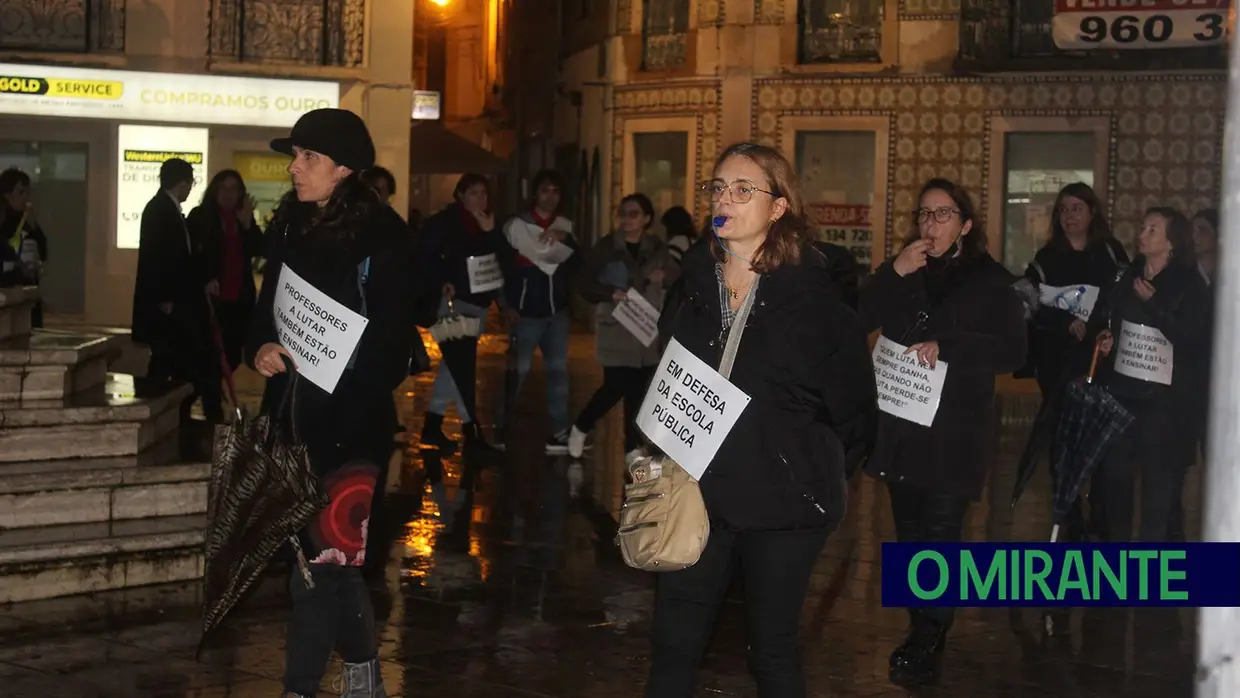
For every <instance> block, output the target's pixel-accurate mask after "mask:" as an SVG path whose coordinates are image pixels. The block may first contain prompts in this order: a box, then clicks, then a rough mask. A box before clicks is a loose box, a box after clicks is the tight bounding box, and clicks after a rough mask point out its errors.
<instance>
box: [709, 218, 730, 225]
mask: <svg viewBox="0 0 1240 698" xmlns="http://www.w3.org/2000/svg"><path fill="white" fill-rule="evenodd" d="M727 222H728V217H727V216H715V217H714V218H713V219H712V220H711V224H712V225H714V226H715V227H716V228H722V227H723V224H724V223H727Z"/></svg>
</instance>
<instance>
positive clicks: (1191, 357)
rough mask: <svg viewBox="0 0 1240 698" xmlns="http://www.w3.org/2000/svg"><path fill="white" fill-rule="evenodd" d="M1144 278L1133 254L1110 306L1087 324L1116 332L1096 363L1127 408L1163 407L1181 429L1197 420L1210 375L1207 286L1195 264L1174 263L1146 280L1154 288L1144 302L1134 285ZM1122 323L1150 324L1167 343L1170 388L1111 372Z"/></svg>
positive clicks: (1210, 307) (1142, 261) (1141, 260)
mask: <svg viewBox="0 0 1240 698" xmlns="http://www.w3.org/2000/svg"><path fill="white" fill-rule="evenodd" d="M1144 277H1145V259H1144V258H1142V257H1137V258H1136V259H1135V260H1134V261H1133V264H1132V266H1131V267H1130V268H1129V269H1128V272H1127V273H1125V274H1124V276H1123V277H1122V278H1121V279H1120V280H1119V283H1117V284H1116V286H1115V291H1114V293H1113V294H1112V297H1111V302H1110V303H1109V304H1108V307H1106V308H1105V309H1104V312H1101V313H1098V317H1097V318H1096V320H1095V322H1093V323H1091V324H1093V325H1094V329H1095V331H1100V330H1101V329H1103V328H1104V327H1105V328H1107V329H1110V330H1111V332H1112V333H1113V334H1114V335H1115V349H1113V350H1112V351H1111V354H1110V356H1108V357H1107V358H1106V359H1105V360H1103V361H1100V362H1099V364H1100V367H1101V368H1104V369H1105V371H1103V372H1102V375H1101V382H1102V384H1103V385H1105V386H1106V387H1107V389H1108V390H1110V391H1111V394H1112V395H1114V396H1115V397H1116V398H1118V399H1119V400H1120V402H1122V403H1124V404H1125V405H1127V406H1128V407H1130V408H1131V409H1137V410H1141V409H1144V408H1148V407H1162V408H1167V409H1169V410H1170V412H1171V413H1172V414H1174V415H1176V416H1177V417H1178V418H1183V419H1184V423H1183V426H1184V427H1187V428H1192V429H1196V425H1195V424H1191V423H1189V419H1188V417H1189V415H1193V414H1198V413H1199V412H1200V409H1201V407H1200V405H1199V404H1198V403H1199V399H1200V398H1199V396H1200V393H1201V390H1202V387H1203V381H1204V380H1205V378H1204V377H1205V376H1208V375H1209V373H1208V365H1207V362H1208V361H1209V357H1210V353H1211V352H1210V345H1209V343H1210V337H1211V332H1210V325H1211V317H1212V315H1211V313H1212V312H1213V303H1212V301H1211V294H1210V289H1209V287H1208V286H1207V285H1206V283H1205V280H1204V279H1202V278H1201V275H1200V274H1199V273H1198V271H1197V268H1196V267H1195V266H1189V265H1176V264H1172V265H1168V266H1167V267H1166V268H1165V269H1163V270H1162V271H1161V272H1159V274H1158V276H1156V277H1154V278H1153V279H1149V281H1150V283H1151V284H1153V285H1154V288H1155V289H1156V290H1155V292H1154V295H1153V296H1152V297H1151V298H1150V299H1149V300H1148V301H1142V300H1141V298H1140V297H1139V296H1137V292H1136V290H1135V289H1134V288H1133V282H1134V280H1136V279H1139V278H1144ZM1091 319H1092V318H1091ZM1124 322H1130V323H1134V324H1139V325H1147V326H1150V327H1154V328H1156V329H1158V330H1159V331H1160V332H1162V333H1163V335H1165V336H1166V337H1167V339H1168V340H1169V341H1170V342H1171V345H1172V347H1173V351H1174V361H1173V365H1174V371H1173V373H1172V376H1171V385H1170V386H1165V385H1162V384H1159V383H1151V382H1149V381H1143V380H1139V379H1136V378H1131V377H1129V376H1125V375H1121V374H1119V373H1116V372H1115V370H1114V369H1115V357H1116V354H1117V353H1118V351H1117V350H1118V348H1119V342H1120V332H1121V330H1122V327H1123V324H1124ZM1156 403H1158V404H1156Z"/></svg>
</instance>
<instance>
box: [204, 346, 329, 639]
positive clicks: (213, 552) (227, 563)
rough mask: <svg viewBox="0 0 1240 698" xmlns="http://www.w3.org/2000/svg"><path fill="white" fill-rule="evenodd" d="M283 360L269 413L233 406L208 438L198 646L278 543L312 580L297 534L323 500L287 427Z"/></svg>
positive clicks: (292, 393)
mask: <svg viewBox="0 0 1240 698" xmlns="http://www.w3.org/2000/svg"><path fill="white" fill-rule="evenodd" d="M285 366H286V368H287V370H288V371H289V375H290V379H289V383H288V387H287V388H286V390H285V393H284V395H283V397H282V399H281V401H280V404H279V406H278V407H277V409H276V411H275V413H274V414H270V415H267V414H260V415H259V416H258V417H255V418H250V417H249V416H248V415H247V414H246V413H245V410H243V409H241V408H237V410H236V412H237V414H236V417H235V419H234V420H233V422H232V423H231V424H230V425H229V426H228V427H227V428H226V429H225V430H224V432H223V435H222V437H221V438H219V440H218V442H217V445H216V454H215V458H214V461H213V462H212V465H211V481H210V491H209V494H208V500H207V531H206V564H205V568H204V570H203V591H202V595H203V599H202V639H201V640H200V641H199V645H198V650H199V651H201V650H202V647H203V643H204V642H205V641H206V638H207V635H208V633H210V632H211V630H213V629H214V628H216V627H218V626H219V624H220V623H221V622H222V621H223V619H224V617H225V616H226V615H227V614H228V612H229V611H230V610H232V608H233V607H234V606H236V604H237V602H238V601H239V600H240V599H241V597H242V596H243V595H244V594H245V593H246V591H247V590H249V588H250V587H251V586H252V585H253V584H254V582H255V581H257V580H258V578H259V576H260V575H261V574H262V572H263V570H264V569H266V567H267V565H268V563H269V562H270V561H271V558H272V556H273V555H274V554H275V553H276V551H277V550H279V549H280V547H281V546H283V545H284V544H285V543H286V542H287V543H291V544H292V545H293V548H294V550H295V551H296V553H297V563H298V567H299V568H300V571H301V574H302V575H303V576H304V577H305V579H306V584H307V585H308V586H310V587H313V586H314V583H313V580H312V579H311V578H310V567H309V564H308V563H307V561H306V556H305V554H304V553H303V552H302V549H301V543H300V542H299V540H298V538H297V535H298V533H299V532H300V531H301V530H302V529H304V528H305V527H306V526H307V525H308V524H309V523H310V521H311V519H313V517H314V516H315V514H317V513H318V512H319V510H320V509H322V508H323V507H324V506H326V504H327V502H326V499H325V498H324V497H323V496H322V494H321V493H320V491H319V485H318V478H317V477H316V476H315V474H314V471H313V470H312V469H311V467H310V459H309V456H308V455H307V452H306V447H305V445H304V444H303V443H301V441H300V439H299V438H298V437H297V434H296V428H295V427H294V422H295V414H294V412H295V410H294V409H293V406H294V404H295V401H296V393H297V384H298V381H299V379H298V377H297V373H296V369H295V368H294V367H293V366H292V364H291V362H289V361H288V360H287V359H286V360H285ZM230 378H231V377H230ZM228 382H229V391H230V393H232V394H231V395H230V399H231V400H232V402H233V404H234V405H236V404H237V399H236V394H235V391H234V390H233V388H232V381H231V380H229V381H228ZM286 417H287V418H286Z"/></svg>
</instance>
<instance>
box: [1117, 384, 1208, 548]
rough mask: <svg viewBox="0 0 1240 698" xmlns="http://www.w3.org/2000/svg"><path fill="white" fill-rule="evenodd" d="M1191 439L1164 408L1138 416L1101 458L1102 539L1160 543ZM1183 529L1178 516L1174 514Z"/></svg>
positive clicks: (1181, 480)
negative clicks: (1104, 528) (1138, 507)
mask: <svg viewBox="0 0 1240 698" xmlns="http://www.w3.org/2000/svg"><path fill="white" fill-rule="evenodd" d="M1195 442H1196V434H1195V433H1193V432H1189V431H1187V430H1186V429H1185V427H1184V426H1183V425H1181V424H1180V423H1179V421H1178V420H1177V419H1176V418H1175V416H1174V415H1173V414H1172V413H1171V411H1170V409H1169V408H1166V407H1157V408H1153V409H1145V410H1140V411H1138V412H1137V418H1136V419H1135V420H1133V422H1132V424H1131V425H1129V427H1128V430H1127V431H1125V432H1124V435H1123V436H1121V437H1120V438H1119V439H1118V440H1117V441H1116V442H1115V443H1114V444H1113V445H1112V446H1111V450H1110V452H1108V453H1107V455H1106V457H1105V458H1104V459H1103V461H1102V464H1101V467H1100V469H1101V470H1102V471H1103V477H1104V478H1105V479H1106V483H1107V486H1106V493H1105V497H1106V515H1107V517H1106V519H1107V520H1106V524H1107V539H1108V540H1110V541H1112V542H1116V543H1124V542H1128V541H1132V540H1139V541H1142V542H1146V541H1148V542H1163V541H1166V540H1167V538H1168V533H1169V531H1168V528H1169V524H1174V523H1177V522H1175V521H1174V517H1175V515H1176V514H1175V511H1176V509H1177V508H1178V507H1177V500H1179V499H1180V497H1181V496H1182V494H1183V490H1184V477H1185V475H1186V474H1187V471H1188V468H1189V466H1190V465H1191V464H1192V461H1193V455H1192V454H1193V450H1194V448H1195V446H1196V443H1195ZM1138 478H1140V480H1141V502H1140V505H1141V524H1140V526H1139V527H1138V528H1137V535H1136V538H1135V539H1134V538H1133V526H1132V519H1133V514H1134V513H1135V510H1136V505H1137V502H1136V501H1135V500H1136V489H1137V480H1138ZM1178 515H1179V517H1180V521H1179V522H1178V525H1179V527H1181V528H1182V527H1183V513H1182V512H1181V513H1179V514H1178Z"/></svg>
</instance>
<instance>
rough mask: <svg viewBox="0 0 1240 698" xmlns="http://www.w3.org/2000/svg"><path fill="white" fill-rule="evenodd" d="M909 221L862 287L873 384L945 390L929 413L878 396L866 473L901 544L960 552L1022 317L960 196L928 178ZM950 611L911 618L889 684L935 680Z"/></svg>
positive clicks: (1017, 351)
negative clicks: (914, 380) (916, 383)
mask: <svg viewBox="0 0 1240 698" xmlns="http://www.w3.org/2000/svg"><path fill="white" fill-rule="evenodd" d="M913 220H914V221H915V224H914V228H913V231H912V234H911V235H910V236H909V237H908V239H907V240H906V241H905V245H904V249H903V251H901V252H900V254H898V255H896V256H895V257H894V258H892V259H890V260H888V261H887V262H886V263H884V264H883V265H882V266H881V267H879V268H878V270H876V271H875V272H874V275H873V276H872V277H871V278H870V279H869V280H868V282H867V283H866V285H865V286H864V287H863V288H862V290H861V299H860V302H861V314H862V317H863V319H864V321H865V324H866V329H867V330H868V331H873V330H875V329H881V330H882V337H881V338H880V339H879V344H880V346H879V347H877V351H876V352H875V364H876V367H877V374H878V375H879V378H880V380H882V379H883V376H884V374H885V372H887V373H890V374H893V375H894V376H900V377H908V376H911V375H918V374H920V377H919V378H918V380H920V381H921V382H922V384H923V385H933V384H934V383H933V381H931V380H930V379H929V376H930V375H931V373H932V372H936V371H937V372H938V373H944V372H945V375H944V376H943V378H942V381H943V382H942V387H941V389H940V390H937V391H934V390H932V389H930V392H929V393H928V394H927V397H928V398H929V404H930V405H934V404H935V403H936V402H937V408H936V409H913V408H910V407H909V405H910V404H912V403H904V402H899V394H900V393H899V391H898V390H894V389H884V388H880V396H879V398H880V402H879V408H880V409H881V410H882V411H883V414H881V415H880V417H879V426H878V440H877V443H876V446H875V449H874V454H873V455H872V456H871V457H870V460H869V463H868V464H867V466H866V471H867V472H868V473H869V474H870V475H871V476H873V477H875V478H877V479H879V480H882V481H884V482H886V483H887V487H888V491H889V493H890V495H891V509H892V515H893V517H894V519H895V527H896V537H897V538H898V539H899V540H900V542H955V541H959V540H960V539H961V533H962V528H963V526H964V517H965V513H966V511H967V510H968V508H969V503H970V502H972V501H977V500H978V499H980V497H981V494H982V487H983V485H984V484H985V482H986V471H987V466H988V464H989V462H990V460H991V457H992V453H991V449H992V446H993V440H994V434H993V433H992V431H993V424H994V421H995V420H994V395H995V376H996V375H997V374H1003V373H1010V372H1012V371H1014V370H1016V369H1017V368H1019V367H1020V366H1021V364H1022V363H1023V362H1024V360H1025V353H1026V349H1025V316H1024V311H1023V307H1022V303H1021V300H1020V298H1019V297H1018V296H1017V294H1016V292H1015V291H1014V290H1013V289H1012V283H1013V281H1014V280H1015V279H1014V278H1013V276H1012V274H1010V273H1009V272H1008V271H1007V270H1006V269H1004V268H1003V266H1002V265H1000V264H999V263H998V262H996V261H995V260H994V259H992V258H991V257H990V255H989V254H987V252H986V234H985V233H984V232H983V231H982V230H981V227H980V226H979V225H978V222H977V219H976V215H975V213H974V209H973V202H972V200H971V199H970V198H969V195H968V193H967V192H965V190H964V189H963V188H961V187H960V186H958V185H956V184H954V183H953V182H950V181H947V180H945V179H932V180H930V181H929V182H927V183H926V184H925V186H924V187H922V190H921V196H920V197H919V199H918V207H917V210H915V211H913ZM884 357H886V358H884ZM943 364H946V366H944V365H943ZM897 382H898V379H897V378H893V379H892V380H891V383H892V384H895V383H897ZM953 611H954V609H952V608H921V609H912V608H911V609H909V616H910V621H911V623H910V626H911V628H910V632H909V634H908V637H907V639H906V640H905V641H904V643H903V644H901V645H900V646H899V647H897V648H896V650H895V651H894V652H892V654H891V657H890V664H889V670H890V676H891V680H892V682H893V683H897V684H902V685H917V684H923V683H928V682H931V681H933V680H935V679H937V677H938V673H939V659H940V657H941V655H942V652H943V647H944V642H945V639H946V637H947V631H948V629H949V628H950V627H951V625H952V618H953V616H954V613H953Z"/></svg>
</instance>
